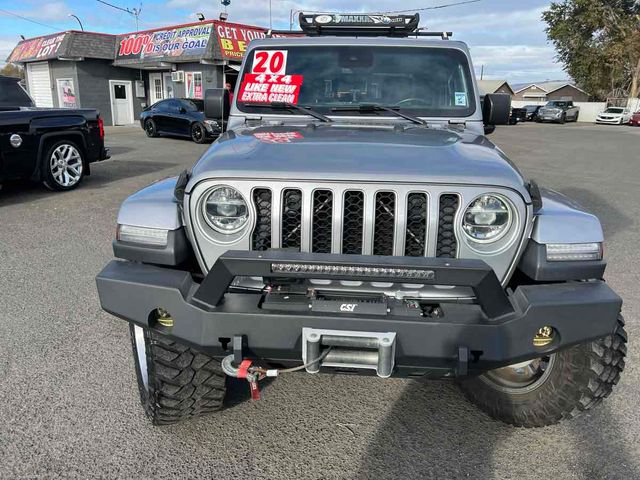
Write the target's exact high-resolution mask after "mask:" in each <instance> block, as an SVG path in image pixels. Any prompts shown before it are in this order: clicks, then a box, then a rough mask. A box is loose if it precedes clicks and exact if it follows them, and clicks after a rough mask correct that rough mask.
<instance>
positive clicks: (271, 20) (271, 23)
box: [269, 0, 273, 30]
mask: <svg viewBox="0 0 640 480" xmlns="http://www.w3.org/2000/svg"><path fill="white" fill-rule="evenodd" d="M269 30H273V16H272V10H271V0H269Z"/></svg>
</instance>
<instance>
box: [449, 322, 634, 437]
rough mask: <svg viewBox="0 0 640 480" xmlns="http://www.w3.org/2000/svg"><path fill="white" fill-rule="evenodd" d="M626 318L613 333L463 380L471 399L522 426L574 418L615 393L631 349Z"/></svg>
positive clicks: (537, 425) (464, 387)
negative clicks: (626, 328) (613, 391)
mask: <svg viewBox="0 0 640 480" xmlns="http://www.w3.org/2000/svg"><path fill="white" fill-rule="evenodd" d="M626 343H627V334H626V332H625V330H624V319H623V318H622V315H620V316H619V317H618V326H617V328H616V331H615V333H614V334H613V335H610V336H608V337H605V338H602V339H599V340H595V341H593V342H586V343H583V344H579V345H576V346H573V347H571V348H568V349H566V350H562V351H560V352H558V353H555V354H551V355H549V356H546V357H542V358H539V359H536V360H533V361H531V362H524V363H521V364H518V365H512V366H510V367H504V368H499V369H496V370H492V371H490V372H487V373H485V374H483V375H480V376H478V377H472V378H468V379H464V380H462V381H460V387H461V388H462V391H463V392H464V394H465V395H466V396H467V398H468V399H469V400H471V401H472V402H473V403H475V404H476V405H477V406H478V407H479V408H480V409H482V410H483V411H484V412H486V413H487V414H489V415H490V416H491V417H493V418H495V419H497V420H501V421H503V422H505V423H509V424H512V425H515V426H518V427H543V426H546V425H553V424H555V423H558V422H559V421H560V420H562V419H564V418H572V417H575V416H577V415H578V414H580V413H581V412H583V411H585V410H588V409H590V408H591V407H593V406H595V405H597V404H598V403H600V402H601V401H602V399H603V398H606V397H607V396H609V394H610V393H611V391H612V389H613V387H614V386H615V385H616V384H617V383H618V380H619V379H620V374H621V373H622V371H623V370H624V357H625V355H626V353H627V347H626Z"/></svg>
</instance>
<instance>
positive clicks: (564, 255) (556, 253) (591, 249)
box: [547, 243, 602, 262]
mask: <svg viewBox="0 0 640 480" xmlns="http://www.w3.org/2000/svg"><path fill="white" fill-rule="evenodd" d="M583 260H602V244H601V243H548V244H547V261H549V262H577V261H583Z"/></svg>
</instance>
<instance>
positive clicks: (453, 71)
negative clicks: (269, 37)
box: [237, 45, 476, 117]
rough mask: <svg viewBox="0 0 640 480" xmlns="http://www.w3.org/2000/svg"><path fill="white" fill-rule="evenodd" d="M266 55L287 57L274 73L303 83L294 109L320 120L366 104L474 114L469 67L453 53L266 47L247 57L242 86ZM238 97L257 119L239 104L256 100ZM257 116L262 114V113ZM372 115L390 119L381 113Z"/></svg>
mask: <svg viewBox="0 0 640 480" xmlns="http://www.w3.org/2000/svg"><path fill="white" fill-rule="evenodd" d="M265 51H266V52H276V51H278V52H286V53H285V55H284V59H285V60H284V62H276V63H277V65H275V67H278V69H277V70H276V71H277V73H279V74H281V75H285V74H286V75H292V76H293V77H294V78H295V79H296V82H297V81H301V82H302V83H301V86H300V88H299V95H298V96H297V98H296V99H295V100H296V101H295V102H293V103H297V104H298V105H301V106H308V107H311V108H313V109H314V110H315V111H317V112H321V113H324V114H330V115H351V116H353V115H354V111H348V110H344V111H338V112H336V111H335V110H333V109H335V108H336V107H349V106H353V107H357V106H359V105H370V104H375V105H383V106H388V107H398V108H399V110H400V111H402V112H405V113H407V114H410V115H414V116H423V117H467V116H469V115H472V114H473V113H474V112H475V110H476V104H475V103H476V102H475V94H474V89H473V82H472V78H471V72H470V69H469V62H468V60H467V57H466V55H465V54H464V53H463V52H462V51H460V50H457V49H453V48H419V47H371V46H326V45H322V46H294V47H271V48H268V49H260V50H253V51H252V52H251V53H250V54H249V56H248V57H247V60H246V65H245V70H244V72H245V73H244V75H243V83H244V82H245V81H247V80H248V79H247V75H248V74H251V73H253V74H255V73H263V72H264V69H262V70H261V66H262V65H261V60H260V58H261V56H260V55H262V57H266V54H264V53H262V54H261V53H260V52H265ZM272 57H273V58H276V57H275V56H274V55H272ZM279 57H280V59H282V57H283V55H280V54H279ZM256 58H258V60H257V61H256V60H255V59H256ZM254 62H255V63H256V65H255V66H254ZM267 73H271V72H267ZM253 77H255V75H253ZM267 78H268V76H267ZM253 81H255V79H253ZM264 81H265V82H268V81H269V80H268V79H267V80H264ZM247 83H248V82H247ZM251 85H252V86H251V87H250V88H254V89H255V83H253V84H251ZM243 91H245V90H243V86H242V85H241V88H240V91H239V92H240V95H239V98H238V99H237V100H238V108H239V109H240V110H241V111H242V112H247V113H257V111H258V109H257V108H255V107H252V106H249V105H244V104H243V102H242V100H243V99H246V100H245V102H247V103H252V102H255V98H256V96H255V95H253V96H251V97H249V96H243V95H242V93H243ZM269 97H271V95H269ZM266 100H267V99H265V103H268V102H267V101H266ZM260 111H261V112H264V108H262V109H260ZM274 113H275V110H274ZM369 114H370V113H369ZM377 114H379V115H391V114H390V113H385V112H377Z"/></svg>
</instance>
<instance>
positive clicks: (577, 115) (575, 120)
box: [573, 112, 580, 123]
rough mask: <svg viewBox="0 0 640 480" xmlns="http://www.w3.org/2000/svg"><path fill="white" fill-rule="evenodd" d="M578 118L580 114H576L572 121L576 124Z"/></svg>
mask: <svg viewBox="0 0 640 480" xmlns="http://www.w3.org/2000/svg"><path fill="white" fill-rule="evenodd" d="M579 117H580V112H578V113H576V116H575V117H574V118H573V121H574V122H576V123H578V118H579Z"/></svg>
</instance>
